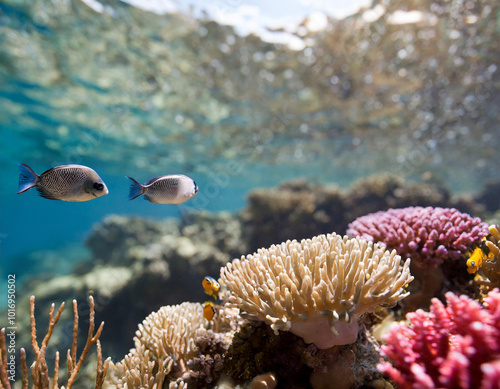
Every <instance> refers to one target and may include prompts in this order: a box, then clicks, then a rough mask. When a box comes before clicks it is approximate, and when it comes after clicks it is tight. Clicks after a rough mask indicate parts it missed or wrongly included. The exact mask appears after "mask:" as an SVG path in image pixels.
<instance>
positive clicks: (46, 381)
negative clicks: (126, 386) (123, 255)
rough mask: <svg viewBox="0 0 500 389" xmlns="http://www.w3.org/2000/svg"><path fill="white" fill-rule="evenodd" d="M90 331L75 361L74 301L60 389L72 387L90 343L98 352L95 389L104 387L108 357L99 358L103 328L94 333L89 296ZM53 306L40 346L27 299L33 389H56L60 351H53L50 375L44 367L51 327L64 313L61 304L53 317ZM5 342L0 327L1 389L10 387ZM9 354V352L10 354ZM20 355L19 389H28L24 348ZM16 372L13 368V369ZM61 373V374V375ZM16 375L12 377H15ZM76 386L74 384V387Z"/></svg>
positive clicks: (92, 301) (92, 310) (33, 299)
mask: <svg viewBox="0 0 500 389" xmlns="http://www.w3.org/2000/svg"><path fill="white" fill-rule="evenodd" d="M89 304H90V305H89V309H90V310H89V329H88V334H87V340H86V342H85V345H84V347H83V349H82V351H81V354H80V356H79V357H78V358H77V345H78V340H77V335H78V321H79V316H78V305H77V302H76V300H73V342H72V345H71V349H69V350H68V352H67V366H68V370H67V380H66V384H65V385H64V386H62V387H61V388H62V389H64V388H66V389H71V388H72V387H73V385H75V382H76V379H77V375H78V373H79V372H80V369H81V368H82V365H83V363H84V362H85V358H86V357H87V354H88V352H89V351H90V348H91V347H92V345H93V344H96V349H97V367H96V370H95V371H94V375H95V388H96V389H100V388H101V387H102V385H103V382H104V378H105V376H106V373H107V371H108V367H109V363H110V358H108V359H106V360H105V361H103V359H102V348H101V344H100V342H99V337H100V336H101V333H102V329H103V327H104V322H102V323H101V325H100V326H99V327H98V328H97V330H96V332H95V333H94V329H95V323H94V317H95V309H94V308H95V306H94V299H93V297H92V296H90V297H89ZM54 309H55V305H54V304H52V305H51V307H50V312H49V326H48V329H47V333H46V334H45V336H44V338H43V340H42V343H41V344H39V343H38V341H37V336H36V334H37V328H36V320H35V297H34V296H32V297H31V298H30V329H31V346H32V348H33V352H34V354H35V361H34V362H33V364H32V365H31V366H30V371H31V378H32V381H33V388H35V389H49V387H50V389H59V373H60V371H59V351H57V352H56V356H55V362H54V372H53V375H52V376H51V375H50V373H49V369H48V366H47V360H46V354H47V347H48V344H49V341H50V339H51V337H52V333H53V331H54V327H55V325H56V324H57V322H58V321H59V318H60V317H61V314H62V312H63V310H64V303H62V304H61V305H60V307H59V309H58V311H57V313H56V315H55V316H54ZM5 346H6V343H5V328H2V330H1V332H0V359H1V362H2V363H0V388H2V389H10V388H11V385H10V382H9V377H10V376H11V374H10V373H8V372H7V366H8V365H7V349H6V347H5ZM9 353H10V352H9ZM20 355H21V372H22V386H23V388H25V389H27V388H28V385H29V378H28V366H27V363H26V351H25V349H24V348H21V350H20ZM14 369H15V367H14ZM61 373H62V372H61ZM14 376H15V374H14ZM75 386H76V385H75Z"/></svg>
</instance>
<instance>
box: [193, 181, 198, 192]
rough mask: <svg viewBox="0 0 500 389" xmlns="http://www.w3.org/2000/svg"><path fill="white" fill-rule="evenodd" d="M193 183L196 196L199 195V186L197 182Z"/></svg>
mask: <svg viewBox="0 0 500 389" xmlns="http://www.w3.org/2000/svg"><path fill="white" fill-rule="evenodd" d="M193 182H194V193H195V194H196V193H198V185H196V182H195V181H193Z"/></svg>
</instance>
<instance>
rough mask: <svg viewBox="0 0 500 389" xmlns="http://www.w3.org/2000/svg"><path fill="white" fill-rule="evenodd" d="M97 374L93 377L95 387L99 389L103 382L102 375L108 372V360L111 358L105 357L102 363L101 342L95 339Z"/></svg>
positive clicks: (104, 375)
mask: <svg viewBox="0 0 500 389" xmlns="http://www.w3.org/2000/svg"><path fill="white" fill-rule="evenodd" d="M96 347H97V374H96V378H95V389H101V388H102V384H103V383H104V377H106V373H107V372H108V368H109V362H110V361H111V358H107V359H106V360H105V361H104V363H103V362H102V348H101V342H100V341H99V340H97V343H96Z"/></svg>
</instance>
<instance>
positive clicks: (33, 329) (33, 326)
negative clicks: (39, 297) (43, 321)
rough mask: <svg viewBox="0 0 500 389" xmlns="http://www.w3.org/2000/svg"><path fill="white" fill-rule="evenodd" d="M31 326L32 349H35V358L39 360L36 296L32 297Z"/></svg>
mask: <svg viewBox="0 0 500 389" xmlns="http://www.w3.org/2000/svg"><path fill="white" fill-rule="evenodd" d="M30 325H31V347H33V351H34V352H35V356H36V357H37V358H38V354H39V353H40V348H39V347H38V342H37V341H36V321H35V296H31V297H30Z"/></svg>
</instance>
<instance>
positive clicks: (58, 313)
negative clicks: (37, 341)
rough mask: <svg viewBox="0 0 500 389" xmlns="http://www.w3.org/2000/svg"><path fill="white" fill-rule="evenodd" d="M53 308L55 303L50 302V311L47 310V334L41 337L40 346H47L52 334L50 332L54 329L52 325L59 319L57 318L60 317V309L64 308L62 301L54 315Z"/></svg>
mask: <svg viewBox="0 0 500 389" xmlns="http://www.w3.org/2000/svg"><path fill="white" fill-rule="evenodd" d="M54 308H55V305H54V304H52V305H51V306H50V312H49V328H48V330H47V334H46V335H45V338H43V341H42V347H47V343H49V340H50V337H51V336H52V332H53V331H54V327H55V325H56V324H57V322H58V321H59V318H60V317H61V314H62V311H63V310H64V302H63V303H62V304H61V306H60V307H59V309H58V311H57V314H56V317H54Z"/></svg>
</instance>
